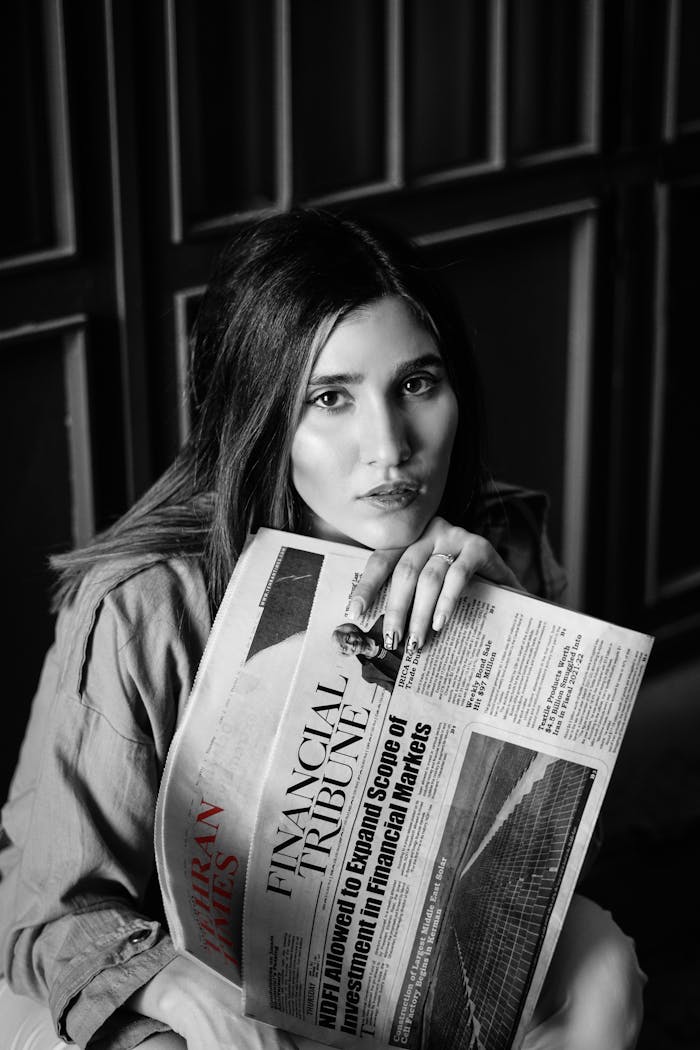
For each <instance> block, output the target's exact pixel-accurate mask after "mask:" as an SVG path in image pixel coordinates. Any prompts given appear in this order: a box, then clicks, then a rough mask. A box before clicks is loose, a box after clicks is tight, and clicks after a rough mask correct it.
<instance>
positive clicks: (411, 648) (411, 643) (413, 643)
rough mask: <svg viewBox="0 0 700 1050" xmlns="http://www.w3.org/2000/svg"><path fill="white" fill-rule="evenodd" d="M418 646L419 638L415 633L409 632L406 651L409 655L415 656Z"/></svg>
mask: <svg viewBox="0 0 700 1050" xmlns="http://www.w3.org/2000/svg"><path fill="white" fill-rule="evenodd" d="M417 648H418V639H417V637H416V636H415V634H409V636H408V641H407V642H406V652H407V653H408V655H409V656H413V654H414V653H415V651H416V649H417Z"/></svg>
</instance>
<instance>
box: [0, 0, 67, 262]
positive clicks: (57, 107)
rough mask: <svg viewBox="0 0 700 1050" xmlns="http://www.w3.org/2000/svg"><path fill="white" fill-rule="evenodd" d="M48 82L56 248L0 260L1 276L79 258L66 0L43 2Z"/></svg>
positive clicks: (54, 246) (47, 0) (24, 253)
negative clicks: (69, 97) (71, 130)
mask: <svg viewBox="0 0 700 1050" xmlns="http://www.w3.org/2000/svg"><path fill="white" fill-rule="evenodd" d="M43 15H44V27H45V32H46V79H47V82H48V87H49V91H48V96H49V97H48V102H49V129H50V139H51V141H50V154H51V176H52V177H51V188H52V196H53V211H54V216H55V223H56V244H55V245H53V246H51V247H47V248H42V249H39V250H38V251H34V252H22V253H21V254H18V255H13V256H9V257H6V258H2V259H0V272H3V271H13V270H20V269H25V268H27V267H32V266H42V265H46V264H47V263H52V262H56V261H58V260H60V259H68V258H71V257H72V256H74V255H75V254H76V250H77V234H76V225H75V193H74V187H73V166H72V159H71V149H70V114H69V106H68V85H67V77H66V43H65V32H64V20H63V0H44V2H43Z"/></svg>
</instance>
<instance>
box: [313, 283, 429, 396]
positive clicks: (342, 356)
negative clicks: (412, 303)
mask: <svg viewBox="0 0 700 1050" xmlns="http://www.w3.org/2000/svg"><path fill="white" fill-rule="evenodd" d="M426 354H435V355H437V356H438V357H439V356H440V352H439V350H438V347H437V344H436V342H435V339H434V338H433V336H432V335H431V334H430V333H429V332H428V330H427V329H426V328H425V327H424V326H423V325H422V324H421V323H420V322H419V321H418V320H417V319H416V317H415V315H414V314H413V312H412V310H411V309H410V307H409V306H408V305H407V304H406V303H404V302H403V301H402V300H401V299H397V298H394V297H392V298H386V299H379V300H377V301H376V302H373V303H369V304H368V305H367V306H363V307H361V308H359V309H357V310H354V311H353V312H352V313H351V314H349V315H348V316H347V317H346V318H344V319H343V320H342V321H341V322H340V323H339V324H338V325H336V327H335V328H334V329H333V331H332V332H331V334H330V336H329V337H328V339H327V340H326V342H325V343H324V345H323V347H322V348H321V350H320V352H319V354H318V356H317V358H316V361H315V362H314V366H313V369H312V375H311V381H312V382H313V381H315V380H316V379H317V378H318V377H321V376H328V375H335V374H345V373H357V374H358V376H365V375H367V374H368V373H372V372H375V371H377V372H383V371H393V370H395V369H396V368H397V367H400V365H401V364H403V363H405V362H408V361H412V360H414V359H416V358H419V357H424V356H425V355H426Z"/></svg>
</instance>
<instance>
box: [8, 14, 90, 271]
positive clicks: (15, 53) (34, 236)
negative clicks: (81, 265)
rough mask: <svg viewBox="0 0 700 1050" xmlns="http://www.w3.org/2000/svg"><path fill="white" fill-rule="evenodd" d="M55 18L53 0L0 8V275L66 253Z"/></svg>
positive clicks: (59, 46) (67, 180)
mask: <svg viewBox="0 0 700 1050" xmlns="http://www.w3.org/2000/svg"><path fill="white" fill-rule="evenodd" d="M62 10H63V8H62V4H61V3H60V2H59V0H27V2H26V3H22V4H3V5H1V6H0V97H2V98H3V99H4V100H5V105H4V107H3V155H4V158H5V162H4V163H3V164H2V169H1V171H2V174H0V228H1V229H2V231H3V235H2V242H1V243H0V268H8V267H12V266H16V265H23V264H27V263H32V262H35V261H37V260H41V261H46V260H48V259H50V258H53V257H55V256H57V255H63V254H67V253H69V252H71V251H72V250H73V248H74V241H75V229H74V204H73V186H72V181H71V159H70V143H69V123H68V98H67V92H66V79H65V49H64V39H63V20H62ZM10 159H11V162H10Z"/></svg>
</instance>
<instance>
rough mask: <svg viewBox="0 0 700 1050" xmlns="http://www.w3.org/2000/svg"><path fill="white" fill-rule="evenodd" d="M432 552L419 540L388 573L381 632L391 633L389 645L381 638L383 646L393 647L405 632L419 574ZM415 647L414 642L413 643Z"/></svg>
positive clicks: (429, 546)
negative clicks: (391, 639)
mask: <svg viewBox="0 0 700 1050" xmlns="http://www.w3.org/2000/svg"><path fill="white" fill-rule="evenodd" d="M431 552H432V544H431V543H430V542H428V541H426V540H423V541H421V540H419V541H417V542H416V543H412V544H411V546H410V547H407V548H406V550H405V551H404V552H403V554H402V555H401V557H400V558H399V560H398V561H397V563H396V566H395V568H394V571H393V572H392V574H391V582H390V584H389V593H388V595H387V600H386V609H385V610H384V634H385V638H386V636H387V635H391V636H392V638H393V645H389V644H388V642H387V641H385V643H384V644H385V645H386V646H387V648H395V646H396V645H398V643H399V642H400V641H401V639H402V638H403V637H404V634H405V627H406V620H407V618H408V615H409V612H410V610H411V606H412V605H413V601H414V598H415V594H416V587H417V586H418V580H419V578H420V575H421V573H422V572H423V571H424V570H425V566H426V563H427V562H428V559H429V558H430V554H431ZM413 648H415V645H414V646H413Z"/></svg>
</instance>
